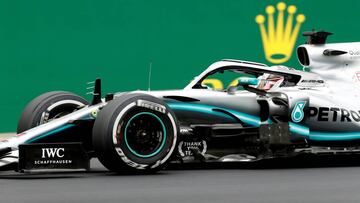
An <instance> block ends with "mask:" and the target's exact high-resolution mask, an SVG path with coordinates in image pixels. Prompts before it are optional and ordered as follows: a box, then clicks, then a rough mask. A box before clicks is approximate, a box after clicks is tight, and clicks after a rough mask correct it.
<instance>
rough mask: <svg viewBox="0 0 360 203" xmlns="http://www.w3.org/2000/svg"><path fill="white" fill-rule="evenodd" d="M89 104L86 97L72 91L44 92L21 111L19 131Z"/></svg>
mask: <svg viewBox="0 0 360 203" xmlns="http://www.w3.org/2000/svg"><path fill="white" fill-rule="evenodd" d="M87 104H88V102H87V101H86V100H85V99H83V98H82V97H80V96H77V95H75V94H72V93H70V92H63V91H54V92H47V93H45V94H42V95H40V96H38V97H36V98H35V99H33V100H32V101H31V102H30V103H29V104H28V105H27V106H26V107H25V109H24V110H23V112H22V113H21V117H20V119H19V122H18V126H17V133H21V132H24V131H26V130H28V129H31V128H33V127H36V126H38V125H41V124H44V123H47V122H49V121H51V120H52V119H56V118H60V117H62V116H64V115H66V114H69V113H71V112H74V111H76V110H77V109H79V108H81V107H83V106H85V105H87Z"/></svg>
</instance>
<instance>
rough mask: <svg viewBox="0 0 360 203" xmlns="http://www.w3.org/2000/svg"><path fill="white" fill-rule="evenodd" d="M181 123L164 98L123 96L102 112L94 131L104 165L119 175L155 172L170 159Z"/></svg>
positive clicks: (94, 138) (98, 154) (97, 151)
mask: <svg viewBox="0 0 360 203" xmlns="http://www.w3.org/2000/svg"><path fill="white" fill-rule="evenodd" d="M178 129H179V128H178V124H177V122H176V118H175V115H174V113H173V112H172V111H171V109H170V108H169V107H168V106H167V105H166V104H165V103H164V102H163V101H161V100H160V99H158V98H155V97H152V96H149V95H144V94H128V95H124V96H121V97H120V98H117V99H115V100H113V101H111V102H110V103H109V104H107V105H106V106H105V107H104V109H103V110H101V111H100V112H99V114H98V117H97V118H96V121H95V124H94V128H93V145H94V149H95V152H96V155H97V156H98V158H99V160H100V162H101V163H102V164H103V165H104V166H105V167H106V168H107V169H109V170H110V171H114V172H119V173H149V172H150V173H151V172H155V171H157V170H160V169H161V168H163V167H164V166H165V165H166V163H167V162H168V161H169V160H170V157H171V155H172V153H173V151H174V149H175V146H176V143H177V140H178Z"/></svg>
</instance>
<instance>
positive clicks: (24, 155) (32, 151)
mask: <svg viewBox="0 0 360 203" xmlns="http://www.w3.org/2000/svg"><path fill="white" fill-rule="evenodd" d="M19 168H20V169H26V170H36V169H88V168H89V158H88V156H87V155H86V153H85V151H84V150H83V148H82V145H81V144H80V143H62V144H24V145H20V146H19Z"/></svg>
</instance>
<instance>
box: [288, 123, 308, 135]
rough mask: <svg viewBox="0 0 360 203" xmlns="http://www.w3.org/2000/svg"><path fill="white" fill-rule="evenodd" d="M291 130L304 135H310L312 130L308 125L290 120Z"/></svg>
mask: <svg viewBox="0 0 360 203" xmlns="http://www.w3.org/2000/svg"><path fill="white" fill-rule="evenodd" d="M289 129H290V132H293V133H297V134H299V135H303V136H306V137H308V136H309V135H310V130H309V128H308V127H306V126H302V125H299V124H296V123H293V122H289Z"/></svg>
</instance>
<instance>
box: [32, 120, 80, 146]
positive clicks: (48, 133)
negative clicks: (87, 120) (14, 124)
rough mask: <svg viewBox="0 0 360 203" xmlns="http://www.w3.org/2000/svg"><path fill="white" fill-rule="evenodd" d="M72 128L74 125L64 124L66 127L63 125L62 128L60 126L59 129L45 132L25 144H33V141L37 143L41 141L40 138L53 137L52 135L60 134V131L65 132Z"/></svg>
mask: <svg viewBox="0 0 360 203" xmlns="http://www.w3.org/2000/svg"><path fill="white" fill-rule="evenodd" d="M73 126H75V125H74V124H66V125H64V126H61V127H59V128H56V129H54V130H51V131H49V132H47V133H45V134H41V135H39V136H37V137H34V138H32V139H30V140H28V141H26V143H32V142H35V141H37V140H39V139H42V138H44V137H48V136H50V135H53V134H55V133H58V132H61V131H63V130H66V129H69V128H71V127H73Z"/></svg>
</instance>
